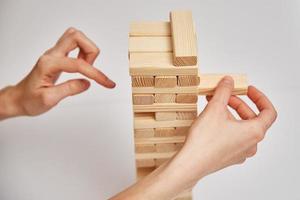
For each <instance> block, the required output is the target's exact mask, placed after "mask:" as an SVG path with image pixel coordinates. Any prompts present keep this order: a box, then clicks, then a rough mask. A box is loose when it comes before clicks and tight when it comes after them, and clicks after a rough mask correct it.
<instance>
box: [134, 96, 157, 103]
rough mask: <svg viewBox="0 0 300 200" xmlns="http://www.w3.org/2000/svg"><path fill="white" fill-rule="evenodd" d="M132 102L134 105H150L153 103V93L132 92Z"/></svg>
mask: <svg viewBox="0 0 300 200" xmlns="http://www.w3.org/2000/svg"><path fill="white" fill-rule="evenodd" d="M132 103H133V104H134V105H151V104H153V103H154V95H153V94H133V95H132Z"/></svg>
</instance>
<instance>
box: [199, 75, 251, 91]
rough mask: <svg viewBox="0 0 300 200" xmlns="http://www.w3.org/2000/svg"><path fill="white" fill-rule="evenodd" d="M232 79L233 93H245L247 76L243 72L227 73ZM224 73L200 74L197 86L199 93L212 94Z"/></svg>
mask: <svg viewBox="0 0 300 200" xmlns="http://www.w3.org/2000/svg"><path fill="white" fill-rule="evenodd" d="M228 75H229V76H231V77H232V78H233V80H234V89H233V95H245V94H247V91H248V81H247V76H246V75H244V74H228ZM224 76H226V74H202V75H200V84H199V86H198V94H199V95H213V93H214V89H215V88H216V86H217V85H218V83H219V81H220V80H221V79H222V78H223V77H224Z"/></svg>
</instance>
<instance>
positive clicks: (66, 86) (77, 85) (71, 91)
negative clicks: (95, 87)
mask: <svg viewBox="0 0 300 200" xmlns="http://www.w3.org/2000/svg"><path fill="white" fill-rule="evenodd" d="M89 87H90V82H89V81H88V80H85V79H72V80H68V81H66V82H64V83H61V84H58V85H56V86H53V87H50V88H47V92H48V93H49V96H50V97H51V100H52V101H53V102H55V103H58V102H59V101H61V100H62V99H64V98H66V97H68V96H73V95H76V94H80V93H82V92H84V91H86V90H87V89H88V88H89Z"/></svg>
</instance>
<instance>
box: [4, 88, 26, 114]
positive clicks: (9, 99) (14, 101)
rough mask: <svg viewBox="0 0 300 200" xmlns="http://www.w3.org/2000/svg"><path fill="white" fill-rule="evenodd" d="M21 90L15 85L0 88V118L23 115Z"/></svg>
mask: <svg viewBox="0 0 300 200" xmlns="http://www.w3.org/2000/svg"><path fill="white" fill-rule="evenodd" d="M21 97H22V92H21V91H20V90H19V88H18V87H17V86H8V87H5V88H3V89H2V90H0V120H3V119H6V118H10V117H16V116H21V115H24V109H23V107H22V101H21Z"/></svg>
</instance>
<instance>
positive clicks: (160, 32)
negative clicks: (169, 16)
mask: <svg viewBox="0 0 300 200" xmlns="http://www.w3.org/2000/svg"><path fill="white" fill-rule="evenodd" d="M129 36H151V37H153V36H171V25H170V22H161V21H158V22H132V23H131V24H130V29H129Z"/></svg>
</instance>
